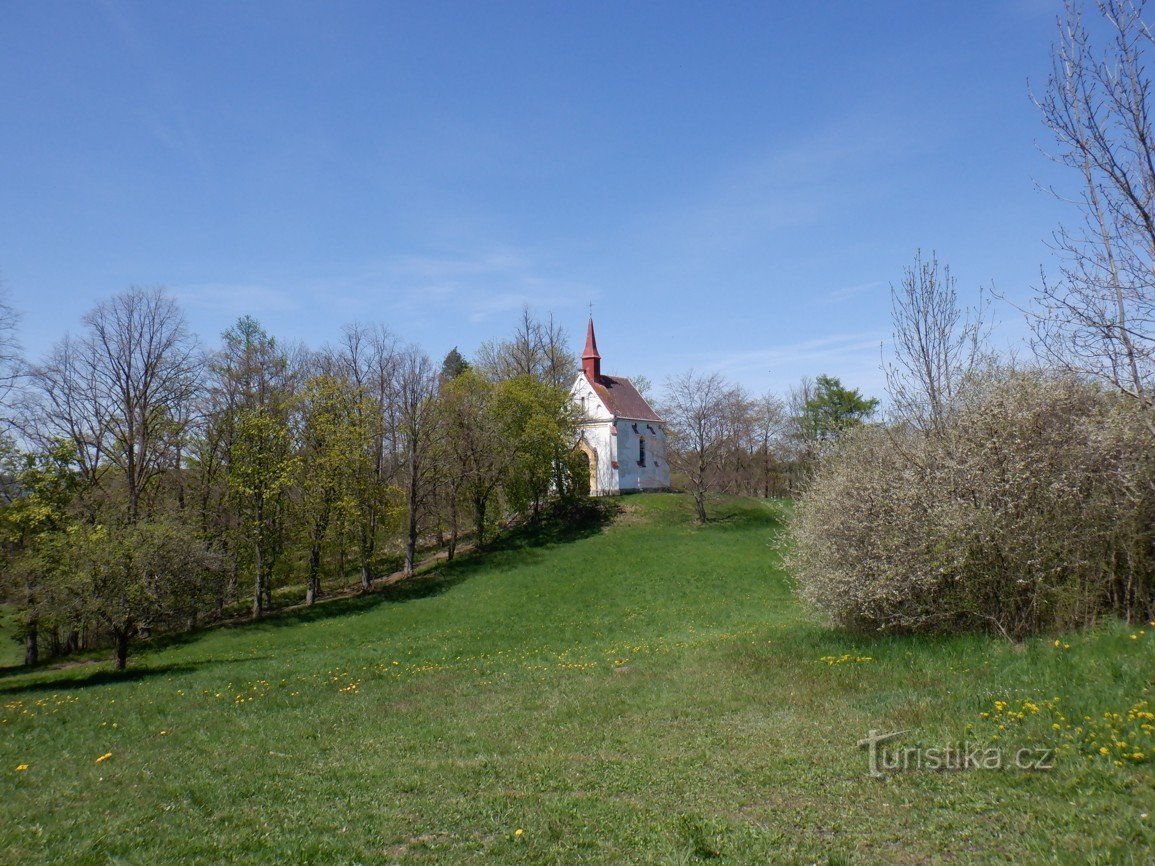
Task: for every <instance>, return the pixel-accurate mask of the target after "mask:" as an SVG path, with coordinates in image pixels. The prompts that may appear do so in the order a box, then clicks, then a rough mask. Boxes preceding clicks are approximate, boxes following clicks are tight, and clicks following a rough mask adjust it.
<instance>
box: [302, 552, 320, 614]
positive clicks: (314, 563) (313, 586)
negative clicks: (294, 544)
mask: <svg viewBox="0 0 1155 866" xmlns="http://www.w3.org/2000/svg"><path fill="white" fill-rule="evenodd" d="M320 594H321V545H319V544H314V545H313V546H312V547H310V548H309V583H308V586H307V588H306V589H305V604H316V602H317V598H318V596H320Z"/></svg>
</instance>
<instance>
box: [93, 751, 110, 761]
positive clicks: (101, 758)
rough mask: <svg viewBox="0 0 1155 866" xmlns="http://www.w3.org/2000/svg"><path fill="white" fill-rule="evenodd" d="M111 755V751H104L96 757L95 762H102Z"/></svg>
mask: <svg viewBox="0 0 1155 866" xmlns="http://www.w3.org/2000/svg"><path fill="white" fill-rule="evenodd" d="M111 757H112V752H105V753H104V754H103V755H101V756H100V757H99V758H97V759H96V763H98V764H103V763H104V762H105V761H107V760H108V759H109V758H111Z"/></svg>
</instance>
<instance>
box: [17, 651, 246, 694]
mask: <svg viewBox="0 0 1155 866" xmlns="http://www.w3.org/2000/svg"><path fill="white" fill-rule="evenodd" d="M253 658H256V657H253V656H250V657H246V658H245V659H243V661H252V659H253ZM235 661H242V659H211V660H209V661H203V662H197V663H196V664H192V663H189V662H182V663H179V664H168V665H154V666H148V665H145V666H142V667H133V666H132V659H131V658H130V659H129V667H128V669H127V670H123V671H118V670H108V669H107V668H100V669H98V670H94V671H92V672H90V673H87V674H85V675H83V676H76V677H64V678H62V679H58V680H52V681H51V682H44V681H43V680H37V681H36V682H30V683H20V684H18V685H12V686H4V685H0V694H3V695H16V694H21V693H23V692H45V691H52V692H69V691H75V690H76V689H86V688H90V687H92V686H104V685H108V684H110V683H136V682H141V681H142V680H146V679H151V678H152V677H157V676H168V675H169V674H181V673H189V672H191V671H196V670H202V669H203V668H206V667H211V666H212V665H222V664H229V663H230V662H235ZM103 663H107V662H98V661H92V662H81V663H79V664H76V665H74V666H72V667H70V668H55V669H48V668H16V669H13V668H8V669H6V670H8V671H12V672H14V673H20V672H23V673H35V672H37V671H43V672H47V671H48V670H52V672H53V673H66V672H68V671H76V670H79V669H80V668H82V667H88V666H90V665H91V666H93V667H95V666H96V665H98V664H103Z"/></svg>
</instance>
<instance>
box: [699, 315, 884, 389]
mask: <svg viewBox="0 0 1155 866" xmlns="http://www.w3.org/2000/svg"><path fill="white" fill-rule="evenodd" d="M884 339H885V338H884V335H883V334H881V333H878V332H874V331H869V332H862V333H854V334H831V335H828V336H824V337H816V338H814V339H810V340H802V341H799V342H796V343H790V344H785V345H778V346H773V347H767V348H764V349H751V350H747V351H741V352H731V353H714V354H706V355H703V356H702V357H701V358H700V359H699V366H700V367H701V368H703V369H706V370H716V371H718V372H720V373H722V374H724V375H725V376H726V377H727V378H729V379H732V380H734V381H737V382H741V383H743V384H747V385H748V386H749V387H751V388H754V389H756V390H764V389H766V388H767V387H769V390H770V391H773V392H774V393H777V394H785V393H786V392H787V391H788V390H789V389H790V388H791V387H793V386H794V385H796V384H797V383H798V382H799V381H800V380H801V379H802V377H803V376H814V375H816V374H819V373H829V374H830V375H833V376H838V377H839V378H841V379H842V381H843V382H844V383H845V384H846V385H848V386H850V387H856V388H862V389H863V390H864V391H865V392H866V393H868V394H870V395H871V396H881V394H882V391H883V388H884V385H885V377H884V375H883V373H882V370H881V363H880V360H881V356H880V348H881V346H882V344H883V341H884Z"/></svg>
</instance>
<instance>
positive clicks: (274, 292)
mask: <svg viewBox="0 0 1155 866" xmlns="http://www.w3.org/2000/svg"><path fill="white" fill-rule="evenodd" d="M173 294H174V295H175V296H176V297H177V299H178V300H179V301H180V302H181V303H182V304H187V305H188V306H189V307H193V308H198V309H202V310H211V311H213V312H217V313H224V314H227V315H232V316H243V315H245V314H250V315H253V316H257V317H260V316H261V315H263V314H266V313H291V312H294V311H296V310H299V309H301V304H300V303H299V302H298V301H297V300H296V299H294V298H293V297H292V295H291V294H290V293H289V292H287V291H284V290H282V289H273V288H270V287H268V286H262V285H255V284H250V283H203V284H200V285H192V286H183V287H179V288H175V289H173Z"/></svg>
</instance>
